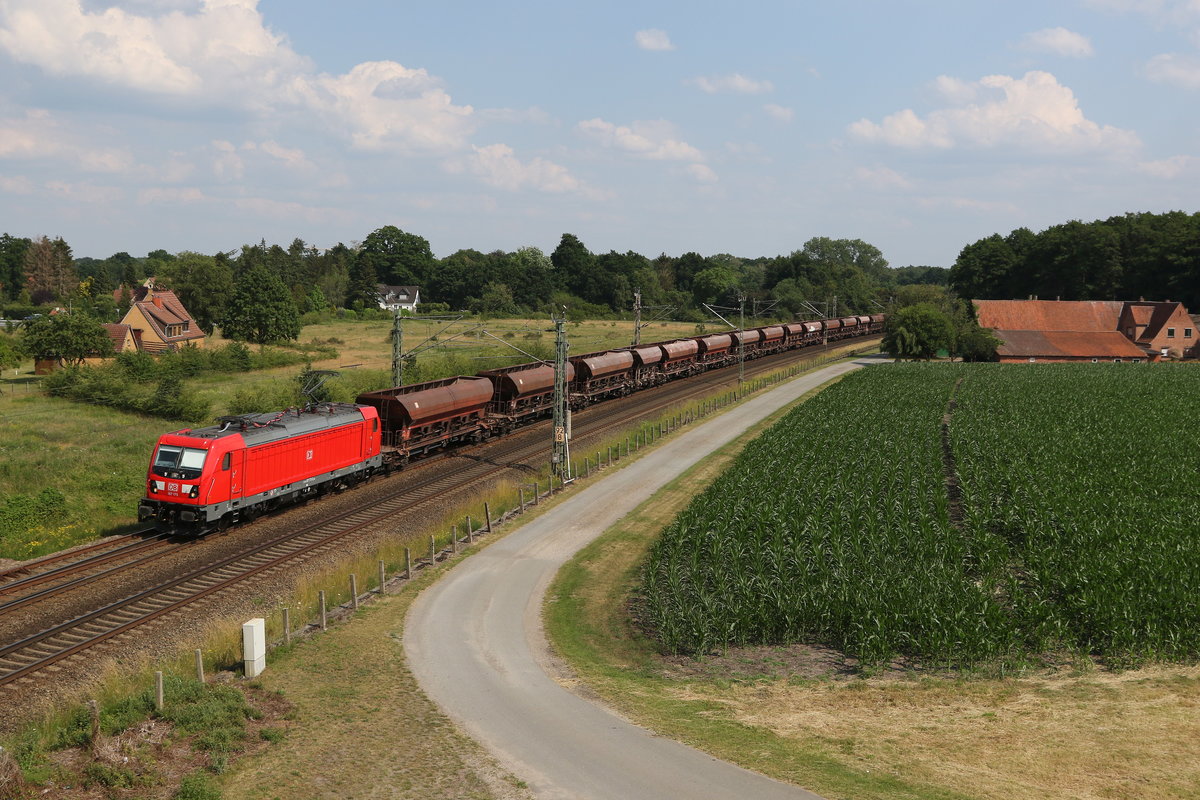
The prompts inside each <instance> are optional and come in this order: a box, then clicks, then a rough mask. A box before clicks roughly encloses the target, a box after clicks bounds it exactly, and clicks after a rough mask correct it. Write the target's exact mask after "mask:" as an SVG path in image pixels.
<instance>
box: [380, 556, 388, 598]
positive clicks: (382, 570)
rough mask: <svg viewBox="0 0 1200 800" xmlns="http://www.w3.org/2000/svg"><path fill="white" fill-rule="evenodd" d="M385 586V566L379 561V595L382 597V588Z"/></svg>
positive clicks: (381, 560)
mask: <svg viewBox="0 0 1200 800" xmlns="http://www.w3.org/2000/svg"><path fill="white" fill-rule="evenodd" d="M385 586H387V565H386V564H384V563H383V559H382V558H381V559H379V595H380V596H381V597H382V596H383V588H384V587H385Z"/></svg>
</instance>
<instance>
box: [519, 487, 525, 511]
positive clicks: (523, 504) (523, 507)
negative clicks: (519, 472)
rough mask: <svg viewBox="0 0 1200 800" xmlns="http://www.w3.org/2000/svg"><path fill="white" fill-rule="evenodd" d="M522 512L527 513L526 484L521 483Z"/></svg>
mask: <svg viewBox="0 0 1200 800" xmlns="http://www.w3.org/2000/svg"><path fill="white" fill-rule="evenodd" d="M520 489H521V513H522V514H524V513H525V484H521V486H520Z"/></svg>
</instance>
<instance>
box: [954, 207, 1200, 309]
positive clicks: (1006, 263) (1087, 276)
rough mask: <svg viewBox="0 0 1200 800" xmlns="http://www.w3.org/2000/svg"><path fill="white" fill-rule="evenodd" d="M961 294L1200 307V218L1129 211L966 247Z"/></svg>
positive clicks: (957, 282)
mask: <svg viewBox="0 0 1200 800" xmlns="http://www.w3.org/2000/svg"><path fill="white" fill-rule="evenodd" d="M950 285H951V287H953V289H954V291H955V292H956V293H957V294H958V295H959V296H960V297H966V298H974V299H986V300H1006V299H1024V298H1027V297H1030V296H1037V297H1039V298H1040V299H1042V300H1053V299H1062V300H1134V299H1137V298H1139V297H1145V298H1146V299H1147V300H1164V299H1169V300H1178V301H1181V302H1183V303H1184V304H1185V305H1186V306H1187V307H1188V308H1189V309H1193V310H1195V309H1197V308H1200V213H1194V214H1187V213H1184V212H1182V211H1170V212H1167V213H1162V214H1154V213H1148V212H1146V213H1136V214H1135V213H1130V214H1125V215H1124V216H1119V217H1109V218H1108V219H1104V220H1096V221H1094V222H1080V221H1078V220H1072V221H1070V222H1065V223H1063V224H1061V225H1054V226H1052V227H1049V228H1047V229H1045V230H1044V231H1041V232H1040V233H1034V232H1033V231H1031V230H1029V229H1028V228H1017V229H1016V230H1014V231H1012V232H1010V233H1009V234H1008V235H1007V236H1001V235H1000V234H998V233H995V234H992V235H991V236H988V237H985V238H983V239H980V240H979V241H977V242H973V243H971V244H968V245H967V246H966V247H964V248H963V249H962V252H961V253H960V254H959V256H958V258H957V260H956V261H955V262H954V266H953V267H951V269H950Z"/></svg>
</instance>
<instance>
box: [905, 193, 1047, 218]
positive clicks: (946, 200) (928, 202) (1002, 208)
mask: <svg viewBox="0 0 1200 800" xmlns="http://www.w3.org/2000/svg"><path fill="white" fill-rule="evenodd" d="M916 202H917V205H919V206H921V207H922V208H953V209H957V210H965V211H977V212H980V213H983V214H1004V215H1020V214H1021V213H1022V212H1023V211H1024V209H1023V208H1022V207H1021V206H1019V205H1016V204H1015V203H1010V202H1008V201H993V200H979V199H978V198H974V197H960V196H955V195H948V196H935V197H922V198H919V199H917V201H916Z"/></svg>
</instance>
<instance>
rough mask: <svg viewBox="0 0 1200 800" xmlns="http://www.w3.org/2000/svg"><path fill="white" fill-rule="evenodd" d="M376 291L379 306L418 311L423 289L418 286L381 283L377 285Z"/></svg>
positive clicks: (390, 309) (385, 308) (387, 308)
mask: <svg viewBox="0 0 1200 800" xmlns="http://www.w3.org/2000/svg"><path fill="white" fill-rule="evenodd" d="M375 292H376V294H377V296H378V298H379V307H380V308H382V309H383V310H384V311H391V312H395V311H408V312H409V313H416V310H417V303H419V302H421V289H420V287H418V286H387V285H385V284H382V283H380V284H378V285H377V286H376V287H375Z"/></svg>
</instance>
